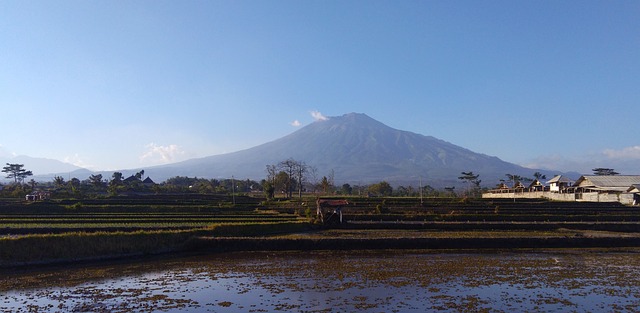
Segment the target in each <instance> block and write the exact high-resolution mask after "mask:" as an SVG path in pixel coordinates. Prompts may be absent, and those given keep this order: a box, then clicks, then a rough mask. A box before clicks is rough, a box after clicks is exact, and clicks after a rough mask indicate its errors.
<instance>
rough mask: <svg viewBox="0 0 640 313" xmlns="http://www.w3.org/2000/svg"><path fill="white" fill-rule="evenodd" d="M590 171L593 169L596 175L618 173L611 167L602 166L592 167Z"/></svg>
mask: <svg viewBox="0 0 640 313" xmlns="http://www.w3.org/2000/svg"><path fill="white" fill-rule="evenodd" d="M592 171H593V175H598V176H614V175H618V174H620V173H618V172H616V171H614V170H613V169H612V168H604V167H598V168H594V169H592Z"/></svg>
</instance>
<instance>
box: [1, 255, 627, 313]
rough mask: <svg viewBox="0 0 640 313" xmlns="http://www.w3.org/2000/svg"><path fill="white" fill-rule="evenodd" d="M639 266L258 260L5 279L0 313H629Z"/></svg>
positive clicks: (487, 260)
mask: <svg viewBox="0 0 640 313" xmlns="http://www.w3.org/2000/svg"><path fill="white" fill-rule="evenodd" d="M638 256H639V255H638V254H637V253H635V252H624V253H621V252H616V253H613V252H597V251H584V250H583V251H579V252H576V251H571V250H569V251H567V250H563V251H547V252H527V253H524V252H520V253H504V252H503V253H499V252H495V253H483V254H480V253H430V252H419V251H411V252H407V251H393V252H390V251H375V252H370V251H369V252H353V251H349V252H311V253H309V252H304V253H302V252H290V253H266V252H265V253H234V254H228V255H212V256H198V257H183V258H171V259H163V260H156V261H149V260H139V261H138V262H129V263H123V264H110V265H92V266H84V267H81V268H68V267H67V268H49V269H47V270H42V271H23V272H8V271H6V270H5V271H4V272H2V273H0V274H2V277H3V278H2V284H1V285H0V294H1V296H0V312H132V311H133V312H157V311H158V312H159V311H161V312H273V311H282V312H291V311H296V312H350V311H361V312H424V311H443V312H460V311H465V312H466V311H488V312H508V311H514V310H515V311H548V312H549V311H567V310H569V311H630V312H634V311H637V310H638V309H637V308H638V307H640V288H639V287H640V286H639V284H640V279H639V278H640V271H639V270H640V258H639V257H638Z"/></svg>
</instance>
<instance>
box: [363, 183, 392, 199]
mask: <svg viewBox="0 0 640 313" xmlns="http://www.w3.org/2000/svg"><path fill="white" fill-rule="evenodd" d="M369 192H370V193H372V194H374V195H378V196H387V197H388V196H391V195H392V194H393V187H391V185H389V183H388V182H386V181H381V182H379V183H377V184H373V185H370V186H369Z"/></svg>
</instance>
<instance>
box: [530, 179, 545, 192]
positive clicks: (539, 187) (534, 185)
mask: <svg viewBox="0 0 640 313" xmlns="http://www.w3.org/2000/svg"><path fill="white" fill-rule="evenodd" d="M527 189H528V190H529V192H532V191H544V184H543V183H542V182H541V181H540V180H538V179H534V180H533V181H532V182H531V184H529V186H528V187H527Z"/></svg>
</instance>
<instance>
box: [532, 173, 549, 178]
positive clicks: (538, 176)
mask: <svg viewBox="0 0 640 313" xmlns="http://www.w3.org/2000/svg"><path fill="white" fill-rule="evenodd" d="M533 177H535V179H537V180H541V179H547V175H543V174H542V173H540V172H535V173H533Z"/></svg>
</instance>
